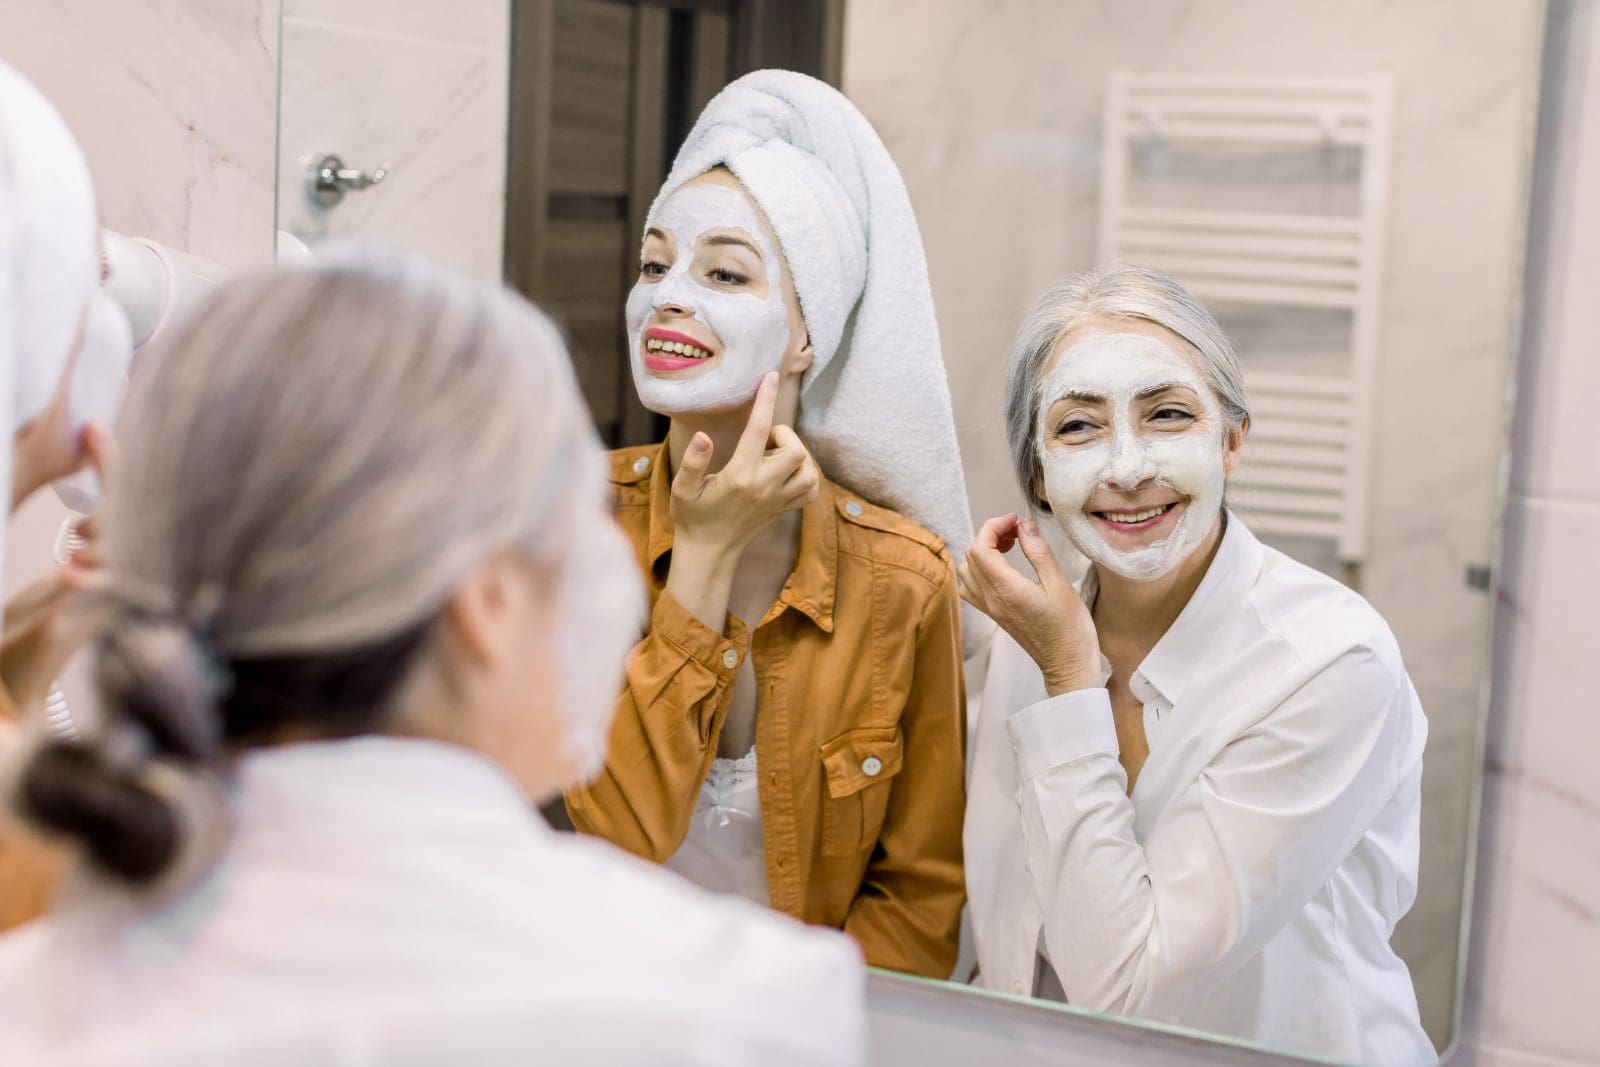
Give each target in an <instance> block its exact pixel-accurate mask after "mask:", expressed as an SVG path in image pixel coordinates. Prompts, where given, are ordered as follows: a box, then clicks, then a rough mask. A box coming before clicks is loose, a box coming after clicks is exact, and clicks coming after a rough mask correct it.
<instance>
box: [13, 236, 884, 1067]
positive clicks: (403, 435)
mask: <svg viewBox="0 0 1600 1067" xmlns="http://www.w3.org/2000/svg"><path fill="white" fill-rule="evenodd" d="M120 432H121V444H122V458H121V462H120V463H119V464H118V466H117V467H116V469H115V471H114V472H113V475H112V477H111V479H110V485H109V487H108V508H109V511H108V515H107V528H108V538H109V542H108V545H107V574H106V583H107V586H108V589H109V592H108V594H107V596H108V598H109V604H108V605H107V610H108V612H109V621H108V622H107V624H106V627H105V629H104V631H103V636H102V637H101V638H100V642H99V648H98V668H97V681H98V689H99V694H100V697H101V702H102V704H103V707H102V712H103V714H102V716H101V718H100V721H99V722H97V723H88V724H85V735H86V736H85V738H84V739H83V740H82V741H81V742H72V743H68V742H62V741H50V740H45V739H43V738H35V739H34V740H33V741H32V742H31V743H30V744H28V745H27V746H25V747H26V751H25V752H24V753H21V754H20V756H21V758H20V760H19V761H18V762H17V765H16V766H14V767H12V768H11V771H10V775H9V778H8V781H9V785H10V791H11V794H12V797H11V799H12V802H13V805H14V807H15V808H16V810H17V811H18V812H19V813H20V814H21V815H22V816H24V817H25V818H26V819H27V820H29V821H30V822H31V823H32V824H33V825H35V826H37V827H39V828H41V829H43V830H45V831H47V832H51V833H54V834H56V835H58V836H60V837H61V838H63V839H65V840H67V841H69V842H72V843H74V844H75V845H76V848H77V852H78V854H79V857H80V861H79V866H78V870H77V872H76V876H75V877H74V879H73V880H72V883H71V884H70V885H69V886H68V887H67V889H66V892H65V893H64V895H63V897H62V899H61V900H60V901H59V902H58V904H57V907H56V908H55V911H54V913H53V914H52V915H51V916H50V917H49V918H47V919H45V920H43V921H41V922H39V923H37V924H35V925H33V926H30V927H27V928H24V929H23V930H21V931H19V932H17V933H15V934H12V935H10V936H8V937H6V938H5V939H3V940H0V1062H5V1063H39V1062H45V1061H50V1062H65V1061H70V1062H89V1061H92V1062H96V1063H117V1064H134V1063H161V1064H173V1063H230V1064H240V1063H311V1062H316V1063H355V1062H360V1063H363V1064H371V1063H391V1062H398V1061H403V1062H407V1063H429V1062H433V1063H442V1062H471V1063H512V1062H517V1063H521V1062H527V1060H528V1058H529V1056H536V1057H537V1058H538V1059H540V1060H542V1061H543V1060H548V1061H550V1062H559V1063H623V1062H640V1061H642V1060H649V1061H651V1062H657V1063H662V1062H684V1063H688V1062H693V1063H727V1064H734V1063H739V1064H743V1063H755V1062H763V1063H765V1062H782V1063H824V1062H826V1063H835V1062H841V1061H843V1062H854V1061H855V1060H857V1059H858V1058H859V1057H860V1056H861V1055H862V1053H863V1044H864V1036H863V1020H862V1014H861V1013H862V1008H861V1005H860V1000H861V995H862V972H861V965H860V962H859V955H858V954H857V952H856V951H855V950H854V948H853V946H851V945H850V943H849V942H848V940H847V939H845V938H844V937H843V936H842V935H839V934H835V933H831V932H824V931H809V930H806V929H804V928H802V927H801V926H799V924H796V923H792V922H790V921H788V920H784V919H781V918H778V917H776V916H771V915H769V914H768V913H766V912H764V911H762V910H761V909H758V908H756V907H754V906H752V905H747V904H744V903H743V902H735V901H713V900H712V899H711V898H709V897H706V896H702V895H701V894H700V893H699V892H698V891H696V890H694V889H693V888H691V887H689V886H687V885H685V884H683V883H681V882H679V881H678V880H677V879H676V878H675V877H674V876H672V875H670V874H668V873H666V872H663V871H659V870H656V869H653V868H650V867H647V866H646V865H644V864H642V863H639V862H637V861H635V860H633V859H631V858H629V857H626V856H625V855H623V854H622V853H621V852H619V851H617V850H615V849H613V848H611V847H610V846H608V845H604V844H600V843H598V842H594V841H590V840H583V839H579V838H576V837H571V836H566V835H561V836H557V835H555V834H554V833H553V832H552V831H550V830H549V829H548V827H545V826H543V825H542V824H541V823H540V822H539V821H538V818H537V816H536V815H535V814H534V812H533V808H532V805H533V804H534V803H536V802H539V801H545V800H549V799H551V798H553V797H555V796H557V795H558V794H559V793H560V791H561V790H562V789H563V788H565V787H567V786H570V785H572V784H574V783H576V782H579V781H582V780H583V779H584V778H585V777H586V776H588V775H591V774H593V773H594V772H595V771H596V770H597V769H598V768H599V766H600V765H601V762H602V761H603V759H604V751H605V736H606V732H607V728H608V726H609V723H610V719H611V715H612V711H611V708H612V703H613V698H614V691H615V687H616V686H617V684H618V683H619V680H620V678H621V670H622V659H623V655H624V653H625V652H626V650H627V649H628V647H629V646H630V645H631V644H632V642H633V639H634V635H635V633H636V632H637V628H638V626H639V625H640V624H641V623H642V606H643V596H642V590H641V589H640V584H639V581H638V579H637V578H636V576H635V573H634V568H633V566H632V562H631V559H630V558H629V553H628V548H627V545H626V543H625V542H624V541H623V539H622V536H621V534H620V532H619V531H618V530H617V528H616V526H615V524H614V523H613V521H612V519H611V517H610V515H609V514H608V510H607V497H606V492H605V480H604V462H603V459H602V454H601V451H600V447H599V443H598V441H597V440H596V438H595V435H594V433H593V430H592V429H591V428H590V426H589V424H588V422H587V418H586V416H585V415H584V414H583V408H582V404H581V402H580V400H579V398H578V393H577V389H576V386H575V383H574V379H573V374H572V370H571V368H570V366H569V364H568V361H567V359H566V355H565V352H564V350H563V347H562V344H561V341H560V338H559V337H558V335H557V333H556V331H555V329H554V328H553V327H552V325H551V324H550V323H549V321H548V320H546V319H545V317H544V316H543V315H541V314H540V313H539V312H537V311H536V310H535V309H533V308H532V307H531V306H529V305H527V304H526V303H523V302H521V301H519V300H518V299H517V298H515V297H514V296H512V295H510V294H508V293H505V292H502V291H497V290H491V289H488V288H485V287H482V286H480V285H478V284H477V283H475V282H472V281H470V280H468V279H466V278H462V277H458V276H455V275H453V274H450V273H447V272H445V271H443V270H442V269H440V268H437V267H434V266H432V265H430V264H428V263H426V262H424V261H421V260H418V259H415V258H410V257H405V256H399V255H391V256H388V257H386V258H381V259H379V258H371V257H347V258H343V259H335V260H330V261H325V262H323V263H322V264H321V265H319V266H316V267H312V268H308V269H297V270H288V271H275V272H269V273H264V274H260V275H256V276H253V277H248V278H244V279H242V280H239V281H237V282H234V283H232V284H230V285H229V286H227V287H226V288H225V289H224V290H222V292H221V293H220V295H219V296H217V297H216V298H215V299H214V300H213V301H212V302H211V303H210V304H209V305H207V306H206V307H204V309H203V310H202V311H201V312H200V313H199V314H198V316H197V317H196V318H195V319H194V320H193V321H192V322H191V323H189V324H187V325H186V326H184V327H183V328H181V329H180V330H179V331H178V332H177V333H176V334H175V336H174V337H173V338H172V339H171V340H170V341H169V342H168V343H167V344H166V346H165V347H164V348H163V349H162V350H160V351H157V352H153V353H151V354H150V356H149V359H148V361H147V362H146V363H144V364H143V365H142V366H141V370H140V372H139V374H138V375H137V376H136V380H135V381H134V383H133V387H132V390H131V394H130V396H129V399H128V404H127V408H126V410H125V414H124V418H123V421H122V424H121V427H120ZM535 1050H536V1051H535Z"/></svg>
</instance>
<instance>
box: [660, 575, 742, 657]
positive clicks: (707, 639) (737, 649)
mask: <svg viewBox="0 0 1600 1067" xmlns="http://www.w3.org/2000/svg"><path fill="white" fill-rule="evenodd" d="M650 629H651V631H652V632H653V633H655V634H656V635H657V636H658V637H660V638H662V639H663V640H665V641H668V642H670V643H671V644H672V645H673V646H674V647H676V648H677V649H679V650H680V651H682V652H683V654H684V655H686V656H688V657H689V658H690V659H692V660H694V661H695V662H696V663H698V664H700V665H701V666H702V667H704V668H705V669H706V670H708V671H712V672H714V673H716V674H723V675H727V676H728V677H730V678H731V677H733V673H734V672H735V671H737V670H738V669H739V664H740V663H742V662H744V657H745V654H746V653H747V652H749V650H750V630H749V629H748V628H747V627H746V626H745V624H744V620H742V619H740V618H739V617H738V616H737V615H732V614H730V615H729V616H728V621H727V632H726V633H725V634H719V633H717V632H716V631H715V630H713V629H712V628H711V627H709V626H707V625H706V624H705V623H703V622H701V621H700V620H699V619H697V618H695V617H694V614H693V613H692V612H690V611H689V609H688V608H686V607H684V606H683V605H682V604H680V603H678V601H677V600H676V599H674V597H673V595H672V594H671V593H669V592H667V591H666V590H664V589H663V590H662V591H661V595H660V596H659V597H657V598H656V606H655V608H654V609H653V610H652V611H651V612H650Z"/></svg>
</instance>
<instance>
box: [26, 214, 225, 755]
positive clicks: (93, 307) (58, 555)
mask: <svg viewBox="0 0 1600 1067" xmlns="http://www.w3.org/2000/svg"><path fill="white" fill-rule="evenodd" d="M228 276H229V272H228V271H227V269H226V268H224V267H221V266H219V265H217V264H216V263H213V262H211V261H210V260H208V259H202V258H201V257H199V256H194V255H190V254H189V253H187V252H179V251H177V250H176V249H172V248H167V247H166V246H164V245H160V244H157V243H156V242H154V241H150V240H147V239H145V238H143V237H126V236H124V235H122V234H120V233H116V232H114V231H112V230H101V231H100V291H99V292H97V293H96V294H95V295H94V296H93V297H91V298H90V301H89V308H88V311H87V313H86V315H85V319H84V337H83V345H82V347H81V348H80V349H79V352H78V358H77V362H76V363H75V364H74V365H73V368H72V380H71V382H70V383H69V384H68V387H67V388H68V394H67V405H68V408H69V409H70V412H71V417H72V422H73V428H74V431H78V430H81V428H82V427H83V425H84V424H85V423H88V422H101V423H105V424H110V423H111V422H113V421H114V420H115V418H116V414H117V408H118V406H119V405H120V404H121V402H122V393H123V390H124V388H125V387H126V386H127V381H128V370H129V367H130V366H131V364H132V362H133V359H134V357H135V356H136V355H137V354H138V352H139V349H140V348H142V347H143V346H144V345H146V344H148V343H149V342H150V341H151V340H152V339H154V338H155V337H157V336H158V335H160V334H161V332H162V331H163V330H165V329H167V328H168V327H169V326H171V325H172V324H173V323H175V322H180V321H182V320H183V318H184V316H185V315H187V314H188V313H189V312H190V311H192V310H193V309H194V307H195V306H196V305H197V304H199V303H200V301H201V300H203V299H204V298H205V297H206V295H207V294H208V293H210V292H211V290H213V289H215V288H216V287H217V286H218V285H220V284H221V283H222V282H223V281H225V280H226V279H227V278H228ZM52 488H54V489H55V491H56V495H57V496H58V497H60V498H61V503H62V504H64V505H66V508H67V510H68V512H70V514H69V515H68V516H67V518H66V519H65V520H64V521H63V522H62V524H61V530H60V532H59V533H57V534H56V543H55V553H54V554H55V559H56V562H57V563H66V562H67V561H68V560H70V559H71V558H72V557H73V555H74V554H75V553H76V552H78V551H79V550H81V549H82V548H83V546H84V540H83V537H82V535H81V534H79V533H78V523H79V522H81V521H82V520H83V517H84V516H85V515H88V514H89V513H90V512H92V511H94V510H95V508H97V507H98V506H99V504H100V498H101V495H102V492H103V490H102V487H101V485H100V480H99V477H98V476H97V475H96V474H95V472H94V471H93V470H89V469H85V470H82V471H79V472H78V473H77V474H74V475H72V476H71V477H69V478H63V479H61V480H60V481H58V482H56V483H54V485H53V486H52ZM45 718H46V722H47V723H48V726H49V729H50V730H51V731H52V732H53V733H54V734H56V735H57V736H59V737H67V738H72V737H76V736H78V728H77V725H76V723H74V722H73V718H72V710H71V708H69V707H68V706H67V700H66V697H65V696H64V695H63V694H62V692H61V686H60V685H59V683H58V684H57V685H56V686H55V687H54V688H53V689H52V690H51V693H50V697H49V699H48V700H47V702H46V704H45Z"/></svg>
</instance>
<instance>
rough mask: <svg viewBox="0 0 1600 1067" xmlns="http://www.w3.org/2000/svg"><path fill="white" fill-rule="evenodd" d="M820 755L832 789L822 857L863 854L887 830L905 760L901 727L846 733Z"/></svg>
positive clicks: (826, 808) (824, 806) (825, 803)
mask: <svg viewBox="0 0 1600 1067" xmlns="http://www.w3.org/2000/svg"><path fill="white" fill-rule="evenodd" d="M820 751H821V754H822V770H823V775H824V778H825V779H826V785H827V796H826V797H825V798H824V799H823V802H822V854H823V855H824V856H849V855H854V854H856V853H859V852H863V851H865V850H866V849H869V848H871V847H872V846H873V845H874V844H876V843H877V840H878V834H879V833H880V832H881V831H882V830H883V818H884V814H885V812H887V811H888V808H889V787H890V784H891V782H892V780H893V778H894V776H895V775H896V774H899V773H900V765H901V762H902V760H903V758H904V756H905V742H904V741H903V739H902V738H901V736H900V729H899V727H895V726H888V727H863V728H861V729H858V730H847V731H845V732H844V733H842V734H840V735H839V736H838V737H835V738H834V739H833V740H831V741H828V742H827V743H825V744H824V745H822V747H821V750H820Z"/></svg>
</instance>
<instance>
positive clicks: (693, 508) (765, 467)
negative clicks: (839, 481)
mask: <svg viewBox="0 0 1600 1067" xmlns="http://www.w3.org/2000/svg"><path fill="white" fill-rule="evenodd" d="M777 399H778V376H777V374H775V373H774V374H768V375H767V376H765V377H764V378H762V379H761V385H760V387H759V388H758V389H757V390H756V399H755V405H754V406H753V407H752V408H751V409H750V421H749V422H748V423H747V424H746V425H745V428H744V434H743V435H742V436H741V437H740V438H739V444H738V445H737V446H736V447H735V448H734V451H733V455H732V456H730V457H729V458H728V462H727V463H726V464H725V465H724V466H723V468H722V469H721V470H719V471H718V472H717V473H715V474H711V473H709V471H710V469H711V460H712V454H711V453H712V444H711V439H710V438H709V437H707V436H706V435H705V434H695V436H694V439H693V440H691V441H690V442H689V447H688V449H687V450H685V452H684V456H683V461H682V463H681V464H680V465H679V467H678V473H677V474H676V475H675V476H674V477H673V479H672V523H673V526H674V527H675V529H676V532H675V534H674V539H675V547H674V557H676V556H677V554H678V553H677V546H681V545H683V544H684V543H686V542H687V543H689V544H692V545H696V546H701V547H705V548H709V549H712V550H714V551H718V552H725V553H733V554H737V553H741V552H743V551H744V549H745V548H746V547H748V546H749V544H750V542H751V541H754V540H755V539H756V537H758V536H759V535H760V534H761V532H762V531H763V530H765V529H766V528H767V527H768V526H770V525H772V523H773V521H774V520H776V519H777V518H778V517H779V516H780V515H782V514H783V513H784V512H786V511H793V510H794V509H795V508H801V507H804V506H805V505H807V504H809V503H810V502H811V501H813V500H815V499H816V496H817V492H818V490H819V488H820V486H821V484H822V483H821V477H820V475H819V474H818V472H817V465H816V464H815V463H814V462H812V459H811V454H810V453H809V452H807V451H806V446H805V445H804V444H802V443H801V441H800V437H799V435H797V434H796V433H795V432H794V431H793V430H792V429H790V428H789V427H787V426H774V425H773V424H772V411H773V406H774V404H775V403H776V402H777Z"/></svg>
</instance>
